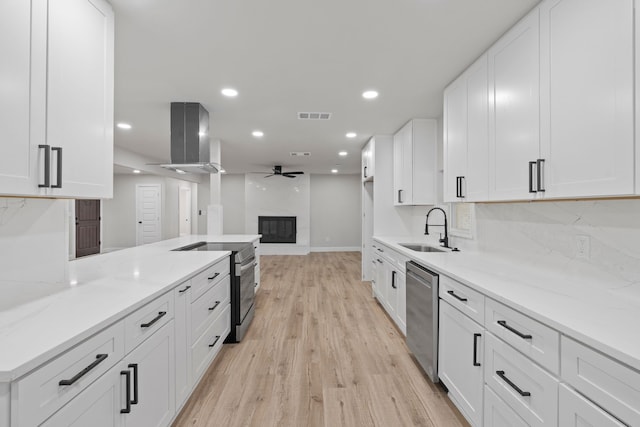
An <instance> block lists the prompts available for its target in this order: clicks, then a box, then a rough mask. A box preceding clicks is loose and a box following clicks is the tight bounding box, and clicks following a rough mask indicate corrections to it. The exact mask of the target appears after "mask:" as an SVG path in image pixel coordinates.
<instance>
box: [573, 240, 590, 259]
mask: <svg viewBox="0 0 640 427" xmlns="http://www.w3.org/2000/svg"><path fill="white" fill-rule="evenodd" d="M590 250H591V242H590V239H589V236H576V258H582V259H589V252H590Z"/></svg>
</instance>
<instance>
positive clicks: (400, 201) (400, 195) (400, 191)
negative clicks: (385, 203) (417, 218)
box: [398, 190, 402, 203]
mask: <svg viewBox="0 0 640 427" xmlns="http://www.w3.org/2000/svg"><path fill="white" fill-rule="evenodd" d="M398 203H402V190H398Z"/></svg>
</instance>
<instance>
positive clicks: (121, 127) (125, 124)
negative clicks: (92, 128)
mask: <svg viewBox="0 0 640 427" xmlns="http://www.w3.org/2000/svg"><path fill="white" fill-rule="evenodd" d="M116 126H118V127H119V128H120V129H131V125H130V124H129V123H118V124H117V125H116Z"/></svg>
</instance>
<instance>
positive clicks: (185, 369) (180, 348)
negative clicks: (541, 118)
mask: <svg viewBox="0 0 640 427" xmlns="http://www.w3.org/2000/svg"><path fill="white" fill-rule="evenodd" d="M173 296H174V298H175V301H174V307H175V308H174V310H175V311H174V312H175V347H176V356H175V369H176V387H175V390H176V407H178V408H179V407H181V406H182V404H183V403H184V402H185V401H186V400H187V398H188V397H189V394H190V393H191V389H192V387H193V378H192V377H191V281H186V282H184V283H183V284H182V285H180V286H178V287H177V288H176V289H175V290H174V291H173Z"/></svg>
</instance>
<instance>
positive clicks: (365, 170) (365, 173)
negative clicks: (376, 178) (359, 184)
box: [364, 166, 367, 178]
mask: <svg viewBox="0 0 640 427" xmlns="http://www.w3.org/2000/svg"><path fill="white" fill-rule="evenodd" d="M364 177H365V178H366V177H367V167H366V166H365V167H364Z"/></svg>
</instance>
